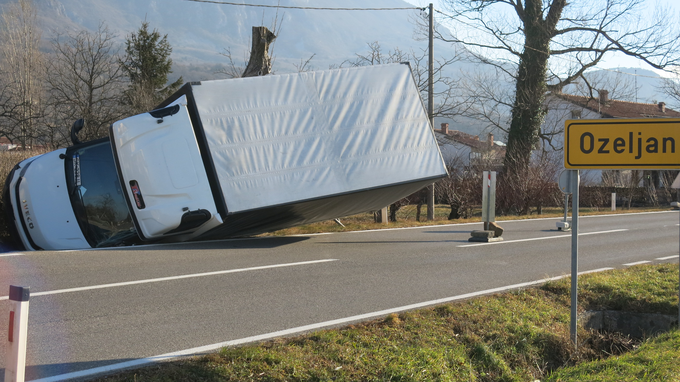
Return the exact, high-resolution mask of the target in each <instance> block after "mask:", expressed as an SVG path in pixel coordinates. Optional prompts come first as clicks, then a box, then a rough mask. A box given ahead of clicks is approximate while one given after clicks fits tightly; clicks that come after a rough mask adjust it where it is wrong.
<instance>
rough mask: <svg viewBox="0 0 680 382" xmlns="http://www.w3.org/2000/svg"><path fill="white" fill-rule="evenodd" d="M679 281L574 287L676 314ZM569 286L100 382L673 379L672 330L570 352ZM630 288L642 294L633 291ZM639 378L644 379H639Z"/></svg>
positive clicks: (583, 342) (656, 269) (615, 337)
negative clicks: (608, 291) (604, 290)
mask: <svg viewBox="0 0 680 382" xmlns="http://www.w3.org/2000/svg"><path fill="white" fill-rule="evenodd" d="M650 276H653V277H650ZM677 279H678V267H677V265H676V264H663V265H654V266H652V265H648V266H638V267H633V268H629V269H624V270H614V271H608V272H603V273H599V274H590V275H584V276H582V277H581V278H580V279H579V280H580V284H581V285H580V287H579V289H580V291H582V293H583V295H582V304H583V306H584V307H591V306H595V305H598V306H599V305H601V304H604V305H606V306H607V307H609V305H608V304H611V307H615V306H624V307H625V306H636V307H640V306H643V305H647V308H649V309H657V308H660V310H661V311H668V310H673V309H677V302H678V299H677ZM568 282H569V280H566V279H565V280H561V281H558V282H552V283H548V284H547V285H545V286H544V287H538V288H529V289H525V290H517V291H513V292H508V293H502V294H497V295H492V296H484V297H479V298H475V299H471V300H467V301H461V302H456V303H450V304H445V305H440V306H437V307H433V308H429V309H421V310H418V311H409V312H404V313H401V314H391V315H389V316H387V317H385V318H384V319H381V320H375V321H371V322H365V323H361V324H355V325H350V326H347V327H344V328H339V329H333V330H322V331H318V332H315V333H311V334H307V335H302V336H299V337H295V338H282V339H277V340H272V341H267V342H265V343H262V344H254V345H247V346H242V347H237V348H225V349H222V350H221V351H220V352H218V353H214V354H210V355H207V356H203V357H196V358H191V359H184V360H181V361H177V362H167V363H163V364H157V365H153V366H150V367H146V368H143V369H138V370H132V371H126V372H123V373H121V374H119V375H116V376H111V377H106V378H102V379H99V380H100V381H116V382H118V381H120V382H122V381H135V382H142V381H199V380H200V381H456V382H457V381H460V382H463V381H485V382H492V381H493V382H495V381H508V382H510V381H517V382H519V381H534V380H537V379H538V380H552V381H574V382H575V381H586V380H587V381H590V380H597V381H618V380H626V381H637V380H645V381H668V380H677V376H678V375H680V374H678V373H680V364H679V363H678V362H677V359H678V358H679V357H680V346H679V345H678V339H679V338H680V337H679V336H680V335H679V334H678V332H677V331H675V332H672V333H669V334H665V335H662V336H660V337H659V338H658V339H656V338H653V339H649V340H646V341H640V340H632V339H631V338H629V337H626V336H623V335H621V334H618V333H606V332H597V331H593V330H586V329H584V328H579V332H578V338H579V342H580V344H579V349H578V350H576V349H575V348H574V346H573V344H572V343H571V340H570V333H569V322H570V309H569V302H570V299H569V288H568ZM603 283H607V284H609V283H611V285H612V291H614V292H615V293H614V295H615V296H617V297H616V298H614V299H611V298H610V299H608V300H606V301H604V302H603V301H602V300H601V299H600V298H599V297H598V295H599V294H600V293H601V292H600V289H599V288H600V287H599V286H600V285H601V284H603ZM674 283H675V284H674ZM628 285H638V286H639V287H636V288H634V290H632V291H631V290H629V288H628V287H627V286H628ZM657 296H664V297H663V298H658V297H657ZM632 300H635V301H637V303H631V301H632ZM640 345H642V346H640ZM638 347H639V349H638ZM617 370H619V371H620V372H619V374H617ZM645 372H647V373H648V374H647V376H648V377H646V378H640V379H636V378H639V377H640V376H641V375H643V374H644V373H645ZM669 376H670V377H671V378H669ZM673 376H675V377H676V378H675V379H674V378H672V377H673Z"/></svg>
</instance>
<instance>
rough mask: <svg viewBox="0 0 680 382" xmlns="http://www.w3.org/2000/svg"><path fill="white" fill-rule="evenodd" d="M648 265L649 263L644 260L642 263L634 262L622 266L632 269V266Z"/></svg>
mask: <svg viewBox="0 0 680 382" xmlns="http://www.w3.org/2000/svg"><path fill="white" fill-rule="evenodd" d="M649 263H651V261H647V260H644V261H636V262H634V263H628V264H623V266H624V267H632V266H633V265H640V264H649Z"/></svg>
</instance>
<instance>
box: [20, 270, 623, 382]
mask: <svg viewBox="0 0 680 382" xmlns="http://www.w3.org/2000/svg"><path fill="white" fill-rule="evenodd" d="M613 269H614V268H599V269H593V270H590V271H583V272H579V275H583V274H588V273H596V272H603V271H608V270H613ZM565 277H569V275H562V276H555V277H549V278H545V279H542V280H536V281H529V282H525V283H519V284H512V285H507V286H503V287H498V288H492V289H486V290H482V291H477V292H471V293H465V294H461V295H458V296H452V297H445V298H441V299H436V300H430V301H424V302H419V303H415V304H409V305H404V306H400V307H396V308H390V309H384V310H379V311H375V312H370V313H364V314H359V315H355V316H349V317H344V318H339V319H335V320H329V321H323V322H319V323H316V324H309V325H303V326H298V327H295V328H290V329H283V330H278V331H274V332H270V333H265V334H259V335H255V336H249V337H244V338H239V339H235V340H230V341H224V342H219V343H215V344H211V345H204V346H198V347H194V348H190V349H185V350H179V351H176V352H171V353H166V354H161V355H157V356H152V357H147V358H140V359H136V360H132V361H127V362H121V363H115V364H111V365H107V366H100V367H95V368H92V369H86V370H79V371H74V372H71V373H66V374H60V375H55V376H52V377H46V378H41V379H35V380H33V382H60V381H67V380H69V379H75V378H84V377H91V376H94V375H98V374H105V373H110V372H114V371H119V370H120V371H122V370H125V369H130V368H133V367H138V366H143V365H148V364H153V363H158V362H162V361H168V360H172V359H175V358H183V357H189V356H198V355H202V354H205V353H208V352H211V351H215V350H218V349H221V348H224V347H229V346H237V345H245V344H249V343H256V342H260V341H266V340H271V339H274V338H279V337H285V336H290V335H294V334H302V333H306V332H310V331H313V330H319V329H326V328H331V327H336V326H339V325H346V324H350V323H352V322H359V321H363V320H367V319H373V318H378V317H382V316H386V315H389V314H392V313H399V312H404V311H408V310H414V309H421V308H426V307H428V306H434V305H439V304H445V303H448V302H453V301H459V300H465V299H469V298H473V297H479V296H483V295H488V294H493V293H499V292H507V291H509V290H514V289H521V288H526V287H531V286H536V285H540V284H544V283H546V282H548V281H556V280H560V279H563V278H565Z"/></svg>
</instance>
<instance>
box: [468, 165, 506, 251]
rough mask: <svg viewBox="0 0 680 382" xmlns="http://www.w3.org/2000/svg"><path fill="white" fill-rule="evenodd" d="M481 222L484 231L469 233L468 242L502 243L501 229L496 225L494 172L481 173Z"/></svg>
mask: <svg viewBox="0 0 680 382" xmlns="http://www.w3.org/2000/svg"><path fill="white" fill-rule="evenodd" d="M482 179H483V181H482V182H483V185H482V222H483V223H484V230H482V231H478V230H476V231H472V232H470V238H469V239H468V241H478V242H485V243H488V242H493V241H502V240H503V238H502V237H501V235H502V234H503V228H502V227H501V226H499V225H498V224H496V171H484V172H483V173H482Z"/></svg>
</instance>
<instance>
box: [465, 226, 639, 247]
mask: <svg viewBox="0 0 680 382" xmlns="http://www.w3.org/2000/svg"><path fill="white" fill-rule="evenodd" d="M623 231H628V229H627V228H624V229H613V230H610V231H598V232H583V233H579V234H578V235H579V236H587V235H599V234H601V233H613V232H623ZM563 237H571V234H568V235H559V236H545V237H534V238H530V239H518V240H505V241H493V242H490V243H475V244H464V245H459V246H458V248H466V247H479V246H481V245H496V244H508V243H521V242H525V241H536V240H548V239H559V238H563Z"/></svg>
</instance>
